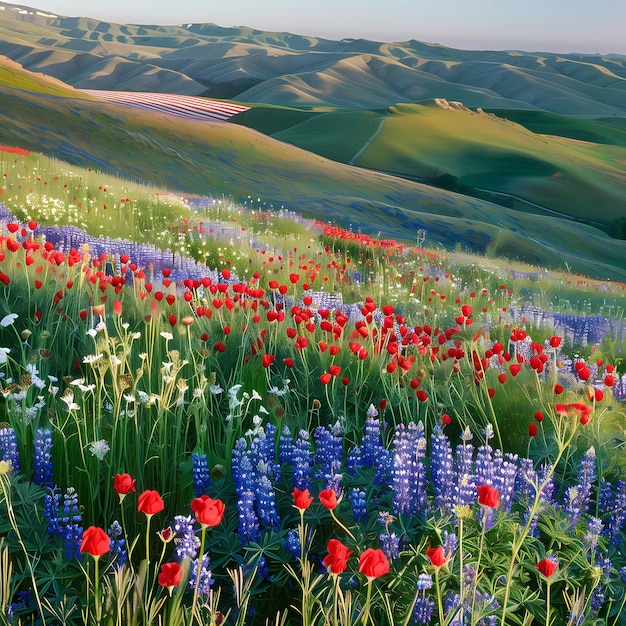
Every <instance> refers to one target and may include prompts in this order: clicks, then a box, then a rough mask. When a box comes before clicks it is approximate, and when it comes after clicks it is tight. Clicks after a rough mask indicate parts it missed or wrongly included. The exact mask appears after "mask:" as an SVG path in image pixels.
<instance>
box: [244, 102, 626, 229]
mask: <svg viewBox="0 0 626 626" xmlns="http://www.w3.org/2000/svg"><path fill="white" fill-rule="evenodd" d="M506 113H507V112H506V111H499V114H501V115H506ZM513 113H515V112H513ZM517 114H518V116H519V117H520V118H521V120H520V121H521V122H522V123H532V121H533V120H535V122H536V124H537V126H539V122H540V119H539V118H540V116H549V117H548V119H544V123H543V126H541V127H538V130H540V131H542V132H543V133H546V132H549V131H552V132H553V134H550V135H547V134H536V133H534V132H531V131H530V130H529V129H528V128H526V127H525V126H522V125H521V124H518V123H515V122H514V121H511V120H508V119H504V118H502V117H498V116H496V115H493V114H487V113H484V112H483V111H482V110H480V109H479V110H478V111H472V110H469V109H467V108H466V107H463V106H461V105H459V104H458V103H452V104H450V103H448V102H447V101H445V100H442V99H437V101H432V102H430V103H425V104H423V105H397V106H393V107H387V108H386V109H382V110H380V109H379V110H370V111H329V112H315V113H313V112H308V113H303V112H298V111H294V110H293V109H283V108H277V107H254V108H252V109H250V110H249V111H247V112H245V113H241V114H239V115H237V116H236V117H234V118H233V119H232V121H233V122H235V123H240V124H244V125H246V126H250V127H252V128H256V129H258V130H260V131H261V132H265V133H267V134H269V135H271V136H272V137H274V138H275V139H279V140H281V141H285V142H287V143H290V144H293V145H296V146H298V147H300V148H303V149H305V150H310V151H311V152H315V153H316V154H320V155H322V156H325V157H327V158H330V159H334V160H336V161H340V162H342V163H349V164H351V165H356V166H359V167H364V168H369V169H373V170H377V171H384V172H388V173H391V174H394V175H398V176H402V177H405V178H408V179H411V180H415V181H419V182H425V183H428V184H432V185H439V186H444V187H446V188H448V189H452V190H463V191H465V192H466V193H470V194H472V195H481V194H482V192H480V191H479V190H481V189H487V190H490V191H493V192H497V193H500V194H507V195H506V196H496V195H494V194H491V195H489V194H484V195H485V197H487V198H492V199H493V200H494V201H496V202H498V203H502V204H506V205H507V206H510V207H511V208H516V209H519V210H522V211H525V212H527V213H537V214H540V215H541V214H543V215H549V214H560V215H561V216H563V217H565V218H569V219H574V220H581V221H586V222H589V223H593V224H594V225H596V226H598V227H601V228H604V229H606V230H610V227H611V224H613V223H614V222H615V220H616V219H619V218H620V217H621V216H623V215H624V214H625V213H626V194H625V192H624V190H625V189H626V170H625V169H624V167H623V163H624V162H625V161H626V134H624V132H623V130H621V129H619V128H617V127H615V126H611V125H609V124H607V123H601V122H593V121H589V120H578V119H576V118H569V117H568V118H564V117H563V116H557V115H554V114H539V113H537V112H527V113H526V114H525V116H523V115H522V112H521V111H518V112H517ZM550 122H551V124H550ZM557 122H561V125H562V126H563V127H565V128H562V129H561V132H563V134H564V135H565V136H561V137H559V136H556V135H557V133H556V132H554V131H556V130H558V129H557ZM576 131H579V135H580V136H581V138H582V137H585V138H589V139H597V140H598V142H595V141H582V140H580V139H576V140H574V139H572V138H570V137H569V136H568V135H570V134H576ZM600 142H601V143H600ZM609 142H611V143H609ZM509 196H510V197H509ZM513 198H521V199H523V200H525V201H526V202H525V203H523V202H521V201H516V200H513ZM542 207H543V208H542ZM590 207H593V217H592V218H591V217H590Z"/></svg>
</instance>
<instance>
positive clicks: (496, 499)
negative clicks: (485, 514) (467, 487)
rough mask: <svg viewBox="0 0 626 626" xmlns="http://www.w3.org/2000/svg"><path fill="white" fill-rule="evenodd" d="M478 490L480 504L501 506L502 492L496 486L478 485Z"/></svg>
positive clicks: (495, 507) (491, 506) (490, 506)
mask: <svg viewBox="0 0 626 626" xmlns="http://www.w3.org/2000/svg"><path fill="white" fill-rule="evenodd" d="M476 491H477V492H478V504H480V505H481V506H484V507H487V508H490V509H497V508H498V507H499V506H500V494H499V493H498V490H497V489H496V488H495V487H492V486H491V485H479V486H478V487H476Z"/></svg>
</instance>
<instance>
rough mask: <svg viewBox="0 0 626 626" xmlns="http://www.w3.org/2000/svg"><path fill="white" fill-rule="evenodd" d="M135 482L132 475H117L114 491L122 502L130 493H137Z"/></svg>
mask: <svg viewBox="0 0 626 626" xmlns="http://www.w3.org/2000/svg"><path fill="white" fill-rule="evenodd" d="M135 482H136V480H133V478H131V476H130V474H116V475H115V476H114V478H113V489H115V491H116V492H117V494H118V495H119V497H120V502H121V501H122V500H123V499H124V497H125V496H127V495H128V494H129V493H135V491H136V490H135Z"/></svg>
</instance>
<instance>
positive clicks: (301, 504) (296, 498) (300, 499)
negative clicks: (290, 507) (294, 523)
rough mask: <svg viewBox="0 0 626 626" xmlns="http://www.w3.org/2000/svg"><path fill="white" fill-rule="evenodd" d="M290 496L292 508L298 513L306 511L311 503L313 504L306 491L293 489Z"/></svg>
mask: <svg viewBox="0 0 626 626" xmlns="http://www.w3.org/2000/svg"><path fill="white" fill-rule="evenodd" d="M291 495H292V496H293V503H294V506H295V507H296V508H297V509H299V510H300V511H306V510H307V509H308V508H309V507H310V506H311V502H313V496H312V495H311V494H310V493H309V490H308V489H305V490H304V491H301V490H300V489H298V488H297V487H294V488H293V492H292V494H291Z"/></svg>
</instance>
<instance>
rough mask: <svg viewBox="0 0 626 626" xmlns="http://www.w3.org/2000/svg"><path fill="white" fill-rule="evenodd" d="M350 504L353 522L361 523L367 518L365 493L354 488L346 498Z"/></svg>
mask: <svg viewBox="0 0 626 626" xmlns="http://www.w3.org/2000/svg"><path fill="white" fill-rule="evenodd" d="M348 499H349V500H350V503H351V504H352V514H353V515H354V521H355V522H361V521H363V520H364V519H365V518H366V517H367V501H366V500H365V492H364V491H361V490H360V489H358V488H357V487H354V488H353V489H352V491H351V492H350V495H349V496H348Z"/></svg>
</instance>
